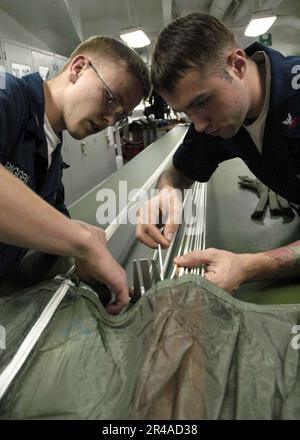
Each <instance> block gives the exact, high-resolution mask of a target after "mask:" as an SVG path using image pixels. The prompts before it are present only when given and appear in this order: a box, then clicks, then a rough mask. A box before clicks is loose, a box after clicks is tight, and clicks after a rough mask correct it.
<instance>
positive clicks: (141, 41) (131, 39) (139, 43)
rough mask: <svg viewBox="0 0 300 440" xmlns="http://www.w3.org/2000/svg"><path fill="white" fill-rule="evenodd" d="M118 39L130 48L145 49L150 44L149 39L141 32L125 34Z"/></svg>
mask: <svg viewBox="0 0 300 440" xmlns="http://www.w3.org/2000/svg"><path fill="white" fill-rule="evenodd" d="M120 37H121V38H122V40H123V41H125V43H127V44H128V45H129V46H131V47H145V46H148V45H149V44H150V40H149V38H148V37H147V35H146V34H145V32H143V31H142V30H135V31H132V32H127V33H125V34H121V35H120Z"/></svg>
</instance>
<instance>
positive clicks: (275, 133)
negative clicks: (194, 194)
mask: <svg viewBox="0 0 300 440" xmlns="http://www.w3.org/2000/svg"><path fill="white" fill-rule="evenodd" d="M245 51H246V53H247V55H248V56H251V55H253V54H254V53H255V52H257V51H264V52H266V54H267V56H268V57H269V59H270V64H271V90H270V104H269V111H268V114H267V119H266V124H265V130H264V138H263V147H262V153H261V154H260V152H259V151H258V149H257V147H256V146H255V144H254V142H253V141H252V139H251V137H250V135H249V133H248V132H247V131H246V130H245V128H244V127H241V128H240V130H239V131H238V133H237V134H236V135H235V136H234V137H233V138H231V139H226V140H224V139H221V138H220V137H214V136H211V135H208V134H205V133H197V132H196V130H195V128H194V125H193V124H191V126H190V128H189V130H188V132H187V134H186V136H185V138H184V140H183V143H182V144H181V145H180V146H179V148H178V149H177V151H176V152H175V155H174V157H173V164H174V166H175V167H176V168H177V169H179V170H180V171H182V172H183V173H184V174H185V175H186V176H187V177H190V178H191V179H194V180H198V181H200V182H206V181H207V180H208V179H209V178H210V176H211V175H212V174H213V173H214V171H215V170H216V168H217V167H218V165H219V163H221V162H223V161H225V160H228V159H232V158H234V157H239V158H241V159H242V160H243V161H244V162H245V163H246V164H247V166H248V168H249V169H250V170H251V171H252V172H253V174H255V176H256V177H257V178H258V179H260V180H261V181H262V182H263V183H265V184H266V185H267V186H269V187H270V188H271V189H272V190H274V191H275V192H277V193H278V194H280V195H281V196H283V197H285V198H286V199H288V200H289V201H290V202H294V203H297V204H299V203H300V58H299V57H295V56H288V57H284V56H283V55H282V54H281V53H279V52H277V51H275V50H273V49H270V48H268V47H266V46H264V45H262V44H259V43H254V44H252V45H251V46H249V47H248V48H247V49H246V50H245Z"/></svg>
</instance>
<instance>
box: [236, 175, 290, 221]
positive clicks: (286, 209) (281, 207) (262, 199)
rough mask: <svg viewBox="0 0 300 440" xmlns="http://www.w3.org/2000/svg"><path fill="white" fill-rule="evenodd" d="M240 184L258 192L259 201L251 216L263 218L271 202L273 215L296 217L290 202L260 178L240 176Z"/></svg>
mask: <svg viewBox="0 0 300 440" xmlns="http://www.w3.org/2000/svg"><path fill="white" fill-rule="evenodd" d="M238 179H239V181H238V184H239V186H240V187H242V188H248V189H251V190H253V191H255V192H256V193H257V196H258V198H259V201H258V203H257V205H256V208H255V210H254V211H253V213H252V215H251V218H253V219H261V218H262V217H263V215H264V212H265V210H266V207H267V205H268V203H269V206H270V212H271V214H272V215H282V216H283V217H290V218H293V217H295V214H294V211H293V210H292V208H291V206H290V204H289V202H288V201H287V200H286V199H284V198H283V197H281V196H280V195H278V194H276V193H275V192H274V191H272V190H271V189H269V188H268V187H267V186H266V185H264V184H263V183H262V182H260V180H258V179H251V178H250V177H248V176H238Z"/></svg>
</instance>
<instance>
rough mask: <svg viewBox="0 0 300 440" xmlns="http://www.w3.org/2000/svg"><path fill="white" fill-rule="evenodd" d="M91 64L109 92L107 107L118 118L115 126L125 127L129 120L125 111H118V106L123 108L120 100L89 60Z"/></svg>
mask: <svg viewBox="0 0 300 440" xmlns="http://www.w3.org/2000/svg"><path fill="white" fill-rule="evenodd" d="M89 65H90V66H91V68H92V69H93V71H94V72H95V74H96V75H97V76H98V78H99V79H100V81H101V82H102V84H103V86H104V88H105V90H106V92H107V95H108V98H107V101H106V107H107V110H108V112H109V114H110V115H111V116H114V117H115V118H116V122H115V124H114V126H115V128H122V127H124V126H125V125H126V124H127V122H128V117H127V116H126V115H125V114H124V113H123V112H116V109H117V108H120V107H121V108H122V105H121V103H120V101H119V100H118V99H117V98H116V97H115V96H114V95H113V93H112V91H111V90H110V88H109V87H108V85H107V84H106V82H105V81H104V80H103V78H102V76H101V75H100V73H99V72H98V70H97V69H96V68H95V66H94V65H93V64H92V63H91V62H90V61H89Z"/></svg>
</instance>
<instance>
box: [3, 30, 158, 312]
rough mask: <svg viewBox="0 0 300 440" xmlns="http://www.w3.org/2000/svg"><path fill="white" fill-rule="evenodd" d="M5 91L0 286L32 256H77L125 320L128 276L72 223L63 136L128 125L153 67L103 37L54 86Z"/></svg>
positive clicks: (96, 233)
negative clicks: (64, 174)
mask: <svg viewBox="0 0 300 440" xmlns="http://www.w3.org/2000/svg"><path fill="white" fill-rule="evenodd" d="M2 83H4V84H5V87H4V88H2V89H0V130H1V138H0V181H1V185H0V242H1V243H0V279H1V278H2V277H3V276H4V275H5V274H7V273H8V272H9V271H10V269H11V267H12V266H13V264H14V263H17V262H19V261H20V260H21V258H22V257H23V256H24V254H25V253H26V251H27V249H36V250H39V251H42V252H45V253H49V254H54V255H63V256H72V257H75V264H76V269H77V272H78V274H79V276H80V277H81V279H82V280H84V281H86V282H88V283H92V284H94V283H97V282H101V283H105V284H107V285H108V286H109V287H110V288H111V289H112V291H113V292H114V294H115V296H116V301H115V303H114V304H110V305H109V306H108V307H107V310H108V311H109V312H110V313H118V312H119V311H120V310H121V309H122V307H124V305H125V304H126V303H127V302H128V286H127V281H126V274H125V272H124V270H123V269H122V268H121V267H120V266H119V264H118V263H117V262H116V261H115V260H114V259H113V257H112V256H111V255H110V253H109V252H108V250H107V248H106V239H105V233H104V232H103V231H102V230H101V229H99V228H97V227H95V226H92V225H88V224H86V223H83V222H78V221H75V220H71V219H70V218H69V215H68V212H67V209H66V207H65V206H64V190H63V185H62V181H61V178H62V169H63V166H64V164H63V161H62V156H61V142H62V132H63V130H67V131H68V132H69V133H70V134H71V136H72V137H74V138H75V139H83V138H85V137H86V136H89V135H92V134H95V133H97V132H99V131H101V130H104V129H105V128H107V127H108V126H113V125H115V124H119V125H122V124H123V123H124V121H126V118H127V115H128V114H129V113H131V112H132V110H133V109H134V107H136V106H137V105H138V103H139V102H140V101H141V99H142V98H146V97H147V96H148V94H149V91H150V82H149V77H148V71H147V67H146V65H145V64H144V62H143V61H142V59H141V58H140V57H139V55H138V54H137V53H136V52H134V51H133V50H132V49H130V48H129V47H127V46H126V45H124V44H123V43H120V42H119V41H117V40H115V39H113V38H109V37H101V36H96V37H91V38H90V39H88V40H87V41H85V42H83V43H82V44H80V45H79V46H78V47H77V48H76V49H75V51H74V52H73V53H72V54H71V56H70V58H69V60H68V61H67V63H66V64H65V66H64V68H63V69H62V71H61V72H60V73H59V74H58V75H57V76H56V77H55V78H53V79H51V80H50V81H47V82H45V83H43V81H42V79H41V78H40V76H39V74H37V73H36V74H30V75H27V76H26V77H23V78H22V79H18V78H15V77H13V76H12V75H9V74H5V75H4V78H3V81H2ZM59 211H60V212H59ZM62 213H63V214H65V215H62Z"/></svg>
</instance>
